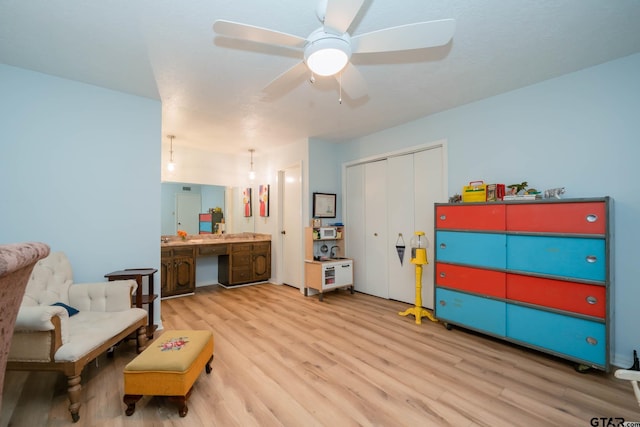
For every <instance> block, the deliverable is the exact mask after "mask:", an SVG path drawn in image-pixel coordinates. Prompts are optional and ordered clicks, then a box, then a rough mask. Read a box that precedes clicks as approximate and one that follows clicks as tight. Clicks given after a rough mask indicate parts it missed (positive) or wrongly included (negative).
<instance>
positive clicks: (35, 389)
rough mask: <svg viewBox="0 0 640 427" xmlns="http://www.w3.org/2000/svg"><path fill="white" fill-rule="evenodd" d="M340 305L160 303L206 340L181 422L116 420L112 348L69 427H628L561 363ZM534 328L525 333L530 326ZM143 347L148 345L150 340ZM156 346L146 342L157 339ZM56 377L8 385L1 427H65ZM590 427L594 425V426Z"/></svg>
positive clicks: (210, 295) (623, 411) (628, 406)
mask: <svg viewBox="0 0 640 427" xmlns="http://www.w3.org/2000/svg"><path fill="white" fill-rule="evenodd" d="M408 307H409V306H408V305H407V304H404V303H399V302H396V301H388V300H384V299H380V298H376V297H372V296H368V295H363V294H359V293H356V294H354V295H351V294H350V293H349V292H347V291H338V292H332V293H328V294H325V298H324V302H319V301H318V298H317V296H315V297H304V296H302V295H301V294H300V293H299V291H298V290H297V289H294V288H291V287H288V286H277V285H269V284H265V285H255V286H249V287H241V288H237V289H228V290H227V289H224V288H222V287H219V286H209V287H204V288H198V289H197V292H196V295H195V296H189V297H183V298H176V299H170V300H164V301H162V318H163V324H164V327H165V328H166V329H210V330H212V331H213V332H214V336H215V358H214V360H213V363H212V367H213V371H212V373H211V374H210V375H207V374H205V373H202V374H201V375H200V377H199V378H198V380H197V381H196V383H195V385H194V388H193V393H192V394H191V397H190V399H189V401H188V405H189V413H188V414H187V416H186V417H185V418H180V417H179V416H178V413H177V409H176V407H175V406H174V405H173V404H172V403H171V402H170V401H168V400H167V399H165V398H161V397H143V398H142V400H140V401H139V402H138V404H137V407H136V412H135V413H134V414H133V416H131V417H127V416H126V415H125V414H124V409H125V405H124V404H123V403H122V394H123V383H122V369H123V367H124V366H125V365H126V363H128V362H129V361H130V360H131V359H132V358H133V357H135V348H134V347H135V346H134V343H133V342H126V343H123V344H122V345H121V346H120V347H119V348H118V350H117V351H116V356H115V358H113V359H108V358H106V357H105V356H104V355H103V356H100V357H99V358H98V359H97V363H92V364H90V365H88V366H87V368H85V371H84V372H83V377H82V387H83V391H82V393H83V394H82V399H83V400H82V407H81V408H80V421H79V422H78V423H77V424H75V425H76V426H145V427H147V426H199V425H202V426H243V427H244V426H296V427H297V426H331V427H340V426H356V425H362V426H373V425H375V426H431V425H433V426H439V425H451V426H528V427H531V426H590V425H602V424H591V422H590V420H591V418H593V417H598V418H600V417H606V418H609V417H611V418H616V417H623V418H625V419H626V420H627V421H640V408H639V407H638V405H637V403H636V401H635V399H634V397H633V393H632V390H631V387H630V384H628V383H627V382H622V381H619V380H616V379H615V378H613V376H612V375H611V374H605V373H603V372H599V371H591V372H590V373H587V374H579V373H577V372H575V371H574V369H573V365H572V364H571V363H570V362H567V361H563V360H561V359H556V358H553V357H550V356H548V355H544V354H540V353H537V352H534V351H531V350H527V349H523V348H521V347H517V346H513V345H510V344H507V343H504V342H501V341H497V340H493V339H490V338H487V337H486V336H481V335H475V334H473V333H469V332H465V331H462V330H459V329H454V330H451V331H448V330H446V329H445V328H444V327H443V326H442V325H441V324H437V323H432V322H430V321H428V320H426V319H425V320H423V324H422V325H416V324H415V321H414V318H413V316H409V317H401V316H399V315H398V312H399V311H404V310H405V309H406V308H408ZM532 327H535V325H532ZM159 335H160V334H159V333H156V337H157V336H159ZM156 339H157V338H156ZM67 406H68V402H67V395H66V381H65V379H64V377H63V376H62V375H60V374H57V373H25V372H8V373H7V377H6V381H5V388H4V400H3V407H2V417H1V418H0V420H1V421H2V425H3V426H5V425H10V426H28V427H33V426H69V425H71V418H70V416H69V413H68V412H67ZM599 422H602V421H599Z"/></svg>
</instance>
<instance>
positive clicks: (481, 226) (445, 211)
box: [436, 204, 505, 231]
mask: <svg viewBox="0 0 640 427" xmlns="http://www.w3.org/2000/svg"><path fill="white" fill-rule="evenodd" d="M436 228H449V229H460V230H496V231H502V230H504V229H505V205H503V204H495V205H494V204H489V205H475V206H474V205H453V206H452V205H444V206H437V207H436Z"/></svg>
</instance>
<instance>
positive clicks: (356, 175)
mask: <svg viewBox="0 0 640 427" xmlns="http://www.w3.org/2000/svg"><path fill="white" fill-rule="evenodd" d="M386 169H387V162H386V160H381V161H376V162H369V163H364V164H361V165H356V166H352V167H349V168H347V199H348V201H347V203H346V223H345V230H346V233H345V236H346V239H347V240H346V241H347V245H348V249H347V253H348V255H349V256H350V257H353V258H354V263H353V283H354V288H355V289H356V290H357V291H360V292H364V293H366V294H370V295H375V296H378V297H382V298H389V287H388V284H387V275H388V273H387V251H386V247H385V243H386V241H387V209H386V205H387V200H386V199H387V179H386V177H387V172H386ZM356 254H357V257H358V259H359V261H356V260H355V256H354V255H356Z"/></svg>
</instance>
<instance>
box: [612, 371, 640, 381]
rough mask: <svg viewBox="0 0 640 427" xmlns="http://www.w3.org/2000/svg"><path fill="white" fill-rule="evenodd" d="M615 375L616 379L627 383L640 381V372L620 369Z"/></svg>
mask: <svg viewBox="0 0 640 427" xmlns="http://www.w3.org/2000/svg"><path fill="white" fill-rule="evenodd" d="M614 375H615V376H616V378H620V379H621V380H627V381H640V371H632V370H628V369H618V370H617V371H616V372H615V373H614Z"/></svg>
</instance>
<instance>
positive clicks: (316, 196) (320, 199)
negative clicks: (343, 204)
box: [313, 193, 336, 218]
mask: <svg viewBox="0 0 640 427" xmlns="http://www.w3.org/2000/svg"><path fill="white" fill-rule="evenodd" d="M313 217H314V218H335V217H336V195H335V194H331V193H313Z"/></svg>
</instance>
